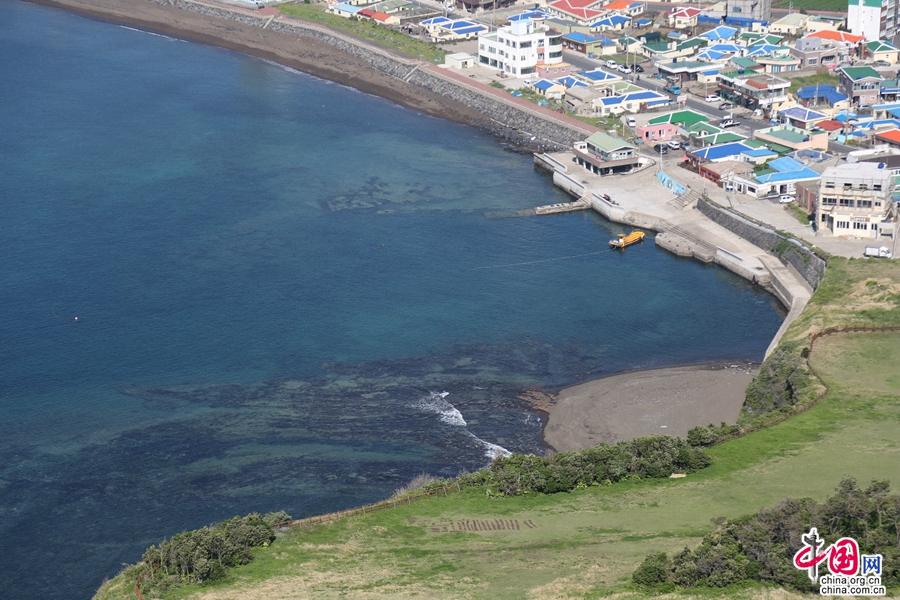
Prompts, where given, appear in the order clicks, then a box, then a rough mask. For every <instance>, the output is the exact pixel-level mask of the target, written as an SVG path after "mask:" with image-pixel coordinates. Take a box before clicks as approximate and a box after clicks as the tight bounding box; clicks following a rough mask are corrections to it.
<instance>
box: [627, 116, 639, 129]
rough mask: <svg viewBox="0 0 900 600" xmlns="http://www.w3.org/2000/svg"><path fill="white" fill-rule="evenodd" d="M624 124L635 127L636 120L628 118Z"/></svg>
mask: <svg viewBox="0 0 900 600" xmlns="http://www.w3.org/2000/svg"><path fill="white" fill-rule="evenodd" d="M625 124H626V125H628V126H629V127H637V119H635V118H634V117H628V120H627V121H625Z"/></svg>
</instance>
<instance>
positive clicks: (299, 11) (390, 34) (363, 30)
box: [278, 4, 447, 62]
mask: <svg viewBox="0 0 900 600" xmlns="http://www.w3.org/2000/svg"><path fill="white" fill-rule="evenodd" d="M278 9H279V10H280V11H281V12H282V13H283V14H285V15H288V16H291V17H297V18H298V19H303V20H305V21H312V22H314V23H321V24H323V25H327V26H329V27H331V28H332V29H336V30H338V31H345V32H347V33H349V34H352V35H354V36H356V37H359V38H364V39H366V40H369V41H370V42H374V43H375V44H377V45H379V46H384V47H385V48H390V49H392V50H395V51H397V52H399V53H401V54H405V55H407V56H409V57H411V58H422V59H425V60H429V61H435V59H439V60H440V62H443V59H444V55H446V54H447V53H446V52H445V51H444V50H442V49H440V48H438V47H437V46H434V45H432V44H429V43H426V42H423V41H421V40H418V39H414V38H411V37H410V36H408V35H404V34H402V33H400V32H399V31H396V30H394V29H391V28H390V27H385V26H384V25H379V24H377V23H375V22H374V21H370V20H363V21H357V20H356V19H346V18H344V17H339V16H338V15H335V14H332V13H329V12H326V11H325V5H324V4H279V5H278Z"/></svg>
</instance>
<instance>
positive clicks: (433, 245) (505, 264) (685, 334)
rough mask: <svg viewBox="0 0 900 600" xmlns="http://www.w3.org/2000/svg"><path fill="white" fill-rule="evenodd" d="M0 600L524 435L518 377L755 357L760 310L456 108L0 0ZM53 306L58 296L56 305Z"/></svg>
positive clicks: (531, 422) (36, 594) (534, 428)
mask: <svg viewBox="0 0 900 600" xmlns="http://www.w3.org/2000/svg"><path fill="white" fill-rule="evenodd" d="M0 57H2V58H0V82H2V84H0V140H2V143H0V264H2V265H3V266H2V269H0V598H4V599H6V600H11V599H34V598H44V599H47V598H60V599H63V598H65V599H73V598H89V597H90V596H91V595H92V594H93V592H94V591H95V590H96V588H97V587H98V586H99V585H100V584H101V582H102V581H103V579H104V578H106V577H111V576H113V575H115V574H116V572H118V570H119V569H120V567H121V564H122V563H123V562H135V561H137V560H139V559H140V555H141V553H142V551H143V550H144V549H145V548H146V547H147V546H149V545H150V544H153V543H158V542H159V541H160V540H161V539H163V538H164V537H166V536H171V535H173V534H175V533H177V532H179V531H182V530H185V529H194V528H197V527H201V526H203V525H205V524H208V523H212V522H215V521H219V520H222V519H225V518H229V517H231V516H233V515H236V514H246V513H248V512H251V511H259V512H263V513H265V512H268V511H273V510H278V509H284V510H286V511H288V512H289V513H290V514H291V515H293V516H294V517H303V516H308V515H314V514H320V513H323V512H328V511H332V510H338V509H342V508H346V507H352V506H357V505H360V504H363V503H367V502H372V501H376V500H379V499H382V498H384V497H387V496H389V495H390V494H391V493H392V492H393V491H394V489H396V488H398V487H400V486H401V485H403V484H404V483H405V482H407V481H409V480H410V479H411V478H412V477H414V476H415V475H416V474H418V473H420V472H428V473H432V474H435V475H443V476H453V475H456V474H457V473H458V472H459V471H460V470H462V469H469V470H473V469H477V468H480V467H482V466H484V465H486V464H487V463H488V462H489V460H490V457H491V456H493V455H495V454H496V453H497V452H503V451H504V450H506V451H517V452H534V453H540V452H543V448H542V446H541V443H540V439H539V434H540V428H541V421H540V418H539V417H538V416H537V415H536V414H534V413H532V412H530V411H529V410H528V409H527V407H526V406H525V405H523V403H522V402H521V401H520V400H519V399H518V398H517V396H518V395H519V394H520V391H521V390H522V389H523V388H526V387H531V386H543V387H545V388H557V387H560V386H564V385H567V384H571V383H574V382H578V381H582V380H584V379H587V378H593V377H598V376H601V375H608V374H612V373H616V372H620V371H623V370H627V369H635V368H643V367H662V366H671V365H678V364H687V363H698V362H704V361H718V360H732V359H749V360H761V359H762V356H763V352H764V351H765V348H766V346H767V345H768V343H769V341H770V339H771V338H772V336H773V335H774V333H775V331H776V330H777V328H778V326H779V324H780V322H781V320H782V318H783V315H784V311H783V310H782V309H781V307H780V306H779V305H778V303H777V302H776V301H775V300H774V298H773V297H771V296H770V295H769V294H767V293H765V292H764V291H762V290H761V289H759V288H756V287H753V286H752V285H750V284H748V283H747V282H745V281H744V280H742V279H739V278H737V277H735V276H733V275H732V274H730V273H729V272H727V271H725V270H723V269H720V268H717V267H712V266H708V265H701V264H700V263H697V262H695V261H692V260H685V259H678V258H676V257H674V256H673V255H671V254H669V253H667V252H665V251H662V250H659V249H657V248H656V247H655V246H654V244H653V243H652V241H650V243H645V244H643V245H642V246H637V247H632V248H629V249H628V250H627V251H626V252H612V251H610V250H608V249H607V241H608V240H609V239H610V237H613V236H614V235H615V233H617V232H620V231H623V229H622V228H620V227H619V226H617V225H614V224H611V223H609V222H607V221H606V220H604V219H602V218H600V217H598V216H597V215H595V214H593V213H591V212H581V213H571V214H565V215H559V216H552V217H520V218H508V217H506V215H509V214H513V213H515V212H516V211H519V210H521V209H525V208H529V207H532V206H536V205H540V204H547V203H553V202H561V201H565V200H567V197H565V196H564V195H563V194H562V193H561V192H559V191H558V190H557V189H555V188H554V186H553V185H552V183H551V181H550V179H549V178H548V177H546V176H545V175H543V174H541V173H539V172H536V171H535V170H534V169H533V166H532V159H531V157H530V156H527V155H521V154H516V153H514V152H511V151H509V150H508V149H506V148H504V146H503V145H502V144H500V143H498V142H497V141H496V140H494V139H491V138H489V137H487V136H486V135H484V134H482V133H481V132H479V131H477V130H474V129H472V128H469V127H464V126H460V125H456V124H453V123H449V122H445V121H442V120H440V119H436V118H432V117H428V116H423V115H421V114H417V113H416V112H413V111H410V110H408V109H405V108H402V107H399V106H396V105H394V104H391V103H390V102H387V101H385V100H382V99H379V98H375V97H371V96H367V95H364V94H361V93H359V92H356V91H354V90H351V89H348V88H345V87H342V86H340V85H336V84H333V83H329V82H325V81H321V80H318V79H315V78H312V77H309V76H306V75H303V74H299V73H296V72H292V71H290V70H287V69H284V68H282V67H279V66H277V65H273V64H268V63H266V62H263V61H260V60H256V59H252V58H248V57H244V56H240V55H237V54H234V53H231V52H227V51H223V50H220V49H216V48H210V47H206V46H202V45H197V44H192V43H187V42H184V41H180V40H174V39H171V38H167V37H163V36H159V35H154V34H150V33H146V32H141V31H137V30H134V29H129V28H126V27H120V26H116V25H111V24H106V23H102V22H98V21H94V20H90V19H86V18H82V17H78V16H74V15H70V14H66V13H63V12H59V11H55V10H51V9H47V8H43V7H39V6H34V5H29V4H25V3H21V2H17V1H14V0H0ZM76 318H77V320H76Z"/></svg>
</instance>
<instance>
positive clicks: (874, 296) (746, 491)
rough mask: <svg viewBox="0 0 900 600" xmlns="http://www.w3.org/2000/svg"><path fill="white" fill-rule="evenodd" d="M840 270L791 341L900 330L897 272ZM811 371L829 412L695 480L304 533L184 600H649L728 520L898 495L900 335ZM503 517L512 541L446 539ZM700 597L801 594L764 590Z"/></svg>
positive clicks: (721, 461)
mask: <svg viewBox="0 0 900 600" xmlns="http://www.w3.org/2000/svg"><path fill="white" fill-rule="evenodd" d="M828 269H829V270H828V276H827V277H826V280H825V281H824V282H823V284H822V285H821V286H820V287H819V290H818V291H817V293H816V294H815V296H814V299H813V301H811V302H810V304H809V306H808V307H807V311H805V312H804V314H803V315H802V316H801V319H799V320H798V321H797V322H796V323H795V324H794V325H793V326H792V327H791V328H790V330H789V332H788V337H789V338H790V339H808V337H809V335H810V333H811V332H812V331H816V330H819V329H821V328H823V327H826V326H829V325H834V324H843V323H862V322H900V269H898V268H897V267H896V263H892V262H891V261H878V260H846V259H833V260H832V262H830V263H829V268H828ZM810 364H811V365H812V366H813V367H814V368H815V369H816V370H817V371H818V372H819V373H820V374H821V376H822V378H823V380H824V381H825V383H826V384H827V385H828V386H829V388H830V391H829V393H828V394H827V395H826V396H825V397H824V398H823V399H822V401H821V402H819V403H818V404H817V405H816V406H815V407H814V408H812V409H810V410H808V411H807V412H805V413H802V414H799V415H797V416H794V417H792V418H791V419H789V420H787V421H784V422H782V423H780V424H778V425H776V426H773V427H770V428H767V429H764V430H762V431H759V432H757V433H754V434H751V435H747V436H745V437H743V438H739V439H736V440H733V441H730V442H728V443H725V444H722V445H719V446H715V447H713V448H712V449H710V450H709V452H710V454H711V455H712V456H713V458H714V462H713V465H712V466H711V467H709V468H707V469H705V470H703V471H700V472H698V473H695V474H692V475H690V476H688V477H685V478H681V479H667V480H661V481H660V480H645V481H640V482H629V483H623V484H616V485H612V486H599V487H591V488H588V489H584V490H579V491H574V492H572V493H565V494H556V495H550V496H530V497H529V496H518V497H510V498H496V497H495V498H487V497H486V496H485V494H484V492H479V491H471V490H470V491H463V492H461V493H455V494H451V495H450V496H448V497H436V498H430V499H426V500H423V501H420V502H417V503H414V504H410V505H403V506H400V507H398V508H395V509H389V510H385V511H382V512H378V513H374V514H368V515H359V516H355V517H349V518H346V519H343V520H341V521H338V522H334V523H330V524H324V525H316V526H313V527H308V528H304V529H300V530H292V531H290V532H289V533H286V534H284V535H282V536H281V537H280V539H278V540H277V541H276V542H275V543H274V544H273V545H272V546H271V547H269V548H265V549H257V550H256V553H255V560H254V561H253V562H252V563H250V564H249V565H247V566H245V567H241V568H239V569H236V570H234V571H233V572H232V573H231V574H230V575H229V577H228V579H227V580H225V581H221V582H217V583H215V584H210V585H198V586H191V587H188V588H183V589H180V590H178V591H177V593H176V594H173V595H172V596H171V597H172V598H194V599H201V598H202V599H204V600H214V599H215V600H224V599H238V598H240V599H249V600H253V599H262V598H266V599H269V598H332V597H346V598H372V597H382V598H408V597H429V598H430V597H440V598H535V599H541V598H596V597H611V598H642V597H644V594H643V593H642V592H641V591H639V590H637V589H634V588H633V587H632V586H631V585H630V583H629V582H630V575H631V573H632V571H633V570H634V569H635V568H636V567H637V565H638V564H640V562H641V561H642V560H643V559H644V557H645V556H646V555H647V554H649V553H655V552H668V553H673V552H675V551H678V550H680V549H681V548H683V547H685V546H689V547H693V546H696V545H697V544H699V542H700V541H701V539H702V537H703V536H704V535H705V534H706V533H708V532H710V531H711V530H712V529H713V528H714V527H715V525H714V524H713V521H712V520H713V519H716V518H717V517H726V518H733V517H738V516H741V515H745V514H749V513H753V512H755V511H757V510H759V509H761V508H763V507H766V506H771V505H773V504H775V503H776V502H778V501H780V500H782V499H784V498H787V497H795V498H798V497H811V498H814V499H816V500H819V501H821V500H823V499H824V498H825V497H826V496H828V495H830V493H831V492H832V491H833V490H834V488H835V486H836V485H837V483H838V482H839V481H840V480H841V479H842V478H844V477H846V476H853V477H855V478H856V479H857V480H858V481H859V482H860V484H861V485H862V486H865V485H867V484H868V483H869V481H870V480H871V479H874V478H879V479H888V480H890V481H891V483H892V485H893V488H894V489H895V490H897V489H900V369H898V366H900V333H865V334H862V333H860V334H836V335H831V336H827V337H823V338H820V339H819V340H818V341H817V342H816V345H815V348H814V351H813V353H812V354H811V356H810ZM498 519H499V520H504V521H503V522H504V527H503V528H497V529H493V530H484V531H465V532H456V533H454V532H450V531H448V532H443V531H442V529H443V528H444V527H446V528H447V529H451V528H453V527H457V526H458V524H459V523H460V522H464V521H467V520H468V521H470V522H471V521H472V520H480V521H482V522H486V521H491V522H499V521H495V520H498ZM510 526H512V527H510ZM435 529H437V530H438V531H435ZM133 581H134V580H133V578H132V579H131V582H129V581H128V580H127V578H126V577H124V576H120V577H119V578H117V579H115V580H114V581H113V582H111V583H110V584H108V585H107V586H105V587H104V588H103V589H102V590H101V591H100V592H99V593H98V596H97V598H98V600H112V599H119V598H133V597H134V592H133V589H134V587H133ZM693 596H694V594H678V595H677V597H679V598H689V597H693ZM698 597H703V598H709V597H717V598H719V597H720V598H760V597H762V598H773V599H775V598H794V597H798V598H799V597H801V596H799V595H796V594H793V593H790V592H786V591H783V590H777V589H771V588H763V587H758V588H751V589H746V588H745V589H740V590H733V589H725V590H704V591H703V592H702V593H700V595H699V596H698ZM148 600H149V598H148Z"/></svg>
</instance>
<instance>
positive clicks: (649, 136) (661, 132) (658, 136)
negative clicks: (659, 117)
mask: <svg viewBox="0 0 900 600" xmlns="http://www.w3.org/2000/svg"><path fill="white" fill-rule="evenodd" d="M637 134H638V137H639V138H641V139H642V140H644V142H647V143H653V142H664V141H666V140H668V139H669V138H673V137H675V136H676V135H678V128H677V127H676V126H675V125H672V124H671V123H659V124H658V125H644V126H643V127H638V130H637Z"/></svg>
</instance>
